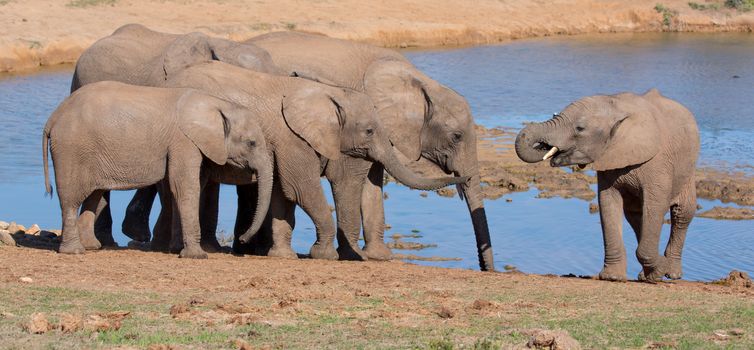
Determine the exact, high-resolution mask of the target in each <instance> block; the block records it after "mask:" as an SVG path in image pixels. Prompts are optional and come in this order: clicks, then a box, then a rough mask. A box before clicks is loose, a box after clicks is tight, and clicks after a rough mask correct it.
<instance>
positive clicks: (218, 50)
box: [162, 32, 284, 80]
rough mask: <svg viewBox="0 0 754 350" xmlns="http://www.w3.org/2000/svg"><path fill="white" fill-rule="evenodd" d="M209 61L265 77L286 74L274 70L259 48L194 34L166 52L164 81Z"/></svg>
mask: <svg viewBox="0 0 754 350" xmlns="http://www.w3.org/2000/svg"><path fill="white" fill-rule="evenodd" d="M207 61H221V62H225V63H228V64H232V65H234V66H238V67H241V68H246V69H250V70H253V71H257V72H262V73H269V74H278V75H281V74H284V72H283V71H282V70H280V69H278V68H277V66H275V63H273V61H272V57H270V54H269V53H268V52H267V51H265V50H263V49H261V48H259V47H258V46H256V45H253V44H240V43H237V42H234V41H230V40H225V39H220V38H213V37H210V36H207V35H205V34H202V33H198V32H194V33H189V34H185V35H180V36H178V37H177V38H176V39H175V40H174V41H173V42H172V43H170V45H169V46H168V47H167V48H166V49H165V53H164V55H163V65H162V69H163V71H164V76H165V80H167V78H168V77H169V76H171V75H173V74H175V73H177V72H179V71H181V70H183V69H185V68H186V67H189V66H191V65H193V64H196V63H200V62H207Z"/></svg>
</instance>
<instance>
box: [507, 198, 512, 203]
mask: <svg viewBox="0 0 754 350" xmlns="http://www.w3.org/2000/svg"><path fill="white" fill-rule="evenodd" d="M505 201H506V202H507V203H510V202H513V200H512V199H510V198H506V199H505Z"/></svg>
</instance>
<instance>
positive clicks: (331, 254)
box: [309, 243, 338, 260]
mask: <svg viewBox="0 0 754 350" xmlns="http://www.w3.org/2000/svg"><path fill="white" fill-rule="evenodd" d="M309 255H310V256H311V257H312V259H322V260H337V259H338V252H337V251H336V250H335V247H333V245H332V244H327V245H323V244H319V243H314V245H312V248H311V250H309Z"/></svg>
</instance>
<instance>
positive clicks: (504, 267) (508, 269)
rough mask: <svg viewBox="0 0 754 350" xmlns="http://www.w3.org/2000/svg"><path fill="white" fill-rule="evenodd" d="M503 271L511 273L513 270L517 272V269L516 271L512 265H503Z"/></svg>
mask: <svg viewBox="0 0 754 350" xmlns="http://www.w3.org/2000/svg"><path fill="white" fill-rule="evenodd" d="M503 269H505V271H513V270H518V269H517V268H516V267H515V266H513V265H505V266H503Z"/></svg>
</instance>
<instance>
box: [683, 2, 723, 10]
mask: <svg viewBox="0 0 754 350" xmlns="http://www.w3.org/2000/svg"><path fill="white" fill-rule="evenodd" d="M688 4H689V7H690V8H692V9H694V10H699V11H706V10H711V11H716V10H719V9H720V4H716V3H708V4H700V3H698V2H693V1H692V2H689V3H688Z"/></svg>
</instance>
